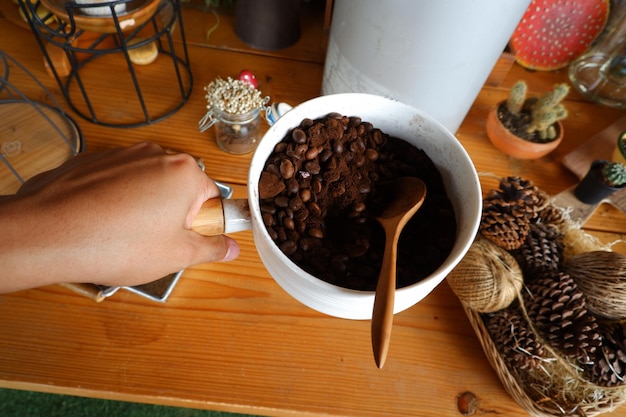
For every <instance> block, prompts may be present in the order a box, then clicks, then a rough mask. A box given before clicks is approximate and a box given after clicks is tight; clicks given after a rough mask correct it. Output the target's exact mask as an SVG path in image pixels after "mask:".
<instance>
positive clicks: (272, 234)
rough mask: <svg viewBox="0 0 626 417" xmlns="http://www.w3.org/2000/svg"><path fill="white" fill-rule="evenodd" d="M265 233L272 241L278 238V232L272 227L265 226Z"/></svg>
mask: <svg viewBox="0 0 626 417" xmlns="http://www.w3.org/2000/svg"><path fill="white" fill-rule="evenodd" d="M266 229H267V233H268V234H269V235H270V238H271V239H272V240H273V241H276V240H277V239H278V233H276V230H274V228H272V227H267V228H266Z"/></svg>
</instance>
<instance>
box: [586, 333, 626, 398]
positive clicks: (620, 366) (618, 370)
mask: <svg viewBox="0 0 626 417" xmlns="http://www.w3.org/2000/svg"><path fill="white" fill-rule="evenodd" d="M600 332H601V334H602V337H603V338H604V341H603V344H602V346H601V347H600V349H598V350H597V351H596V355H595V358H594V361H593V364H591V365H589V366H587V367H585V373H586V374H587V375H588V378H589V380H590V381H591V382H592V383H594V384H596V385H600V386H603V387H615V386H619V385H624V384H625V383H626V346H625V341H626V332H625V331H624V326H623V324H621V323H612V324H602V325H600Z"/></svg>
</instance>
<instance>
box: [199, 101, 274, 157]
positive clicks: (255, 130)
mask: <svg viewBox="0 0 626 417" xmlns="http://www.w3.org/2000/svg"><path fill="white" fill-rule="evenodd" d="M262 110H263V108H256V109H253V110H251V111H249V112H247V113H242V114H234V113H228V112H225V111H223V110H221V109H219V108H218V107H216V106H212V107H211V110H210V111H209V112H208V113H207V114H206V115H205V116H204V117H203V118H202V119H201V120H200V123H199V129H200V131H201V132H204V131H205V130H207V129H209V128H210V127H211V126H215V140H216V142H217V145H218V146H219V147H220V149H222V150H223V151H226V152H228V153H232V154H236V155H243V154H246V153H249V152H252V151H254V149H256V147H257V145H258V143H259V140H261V132H260V127H261V111H262Z"/></svg>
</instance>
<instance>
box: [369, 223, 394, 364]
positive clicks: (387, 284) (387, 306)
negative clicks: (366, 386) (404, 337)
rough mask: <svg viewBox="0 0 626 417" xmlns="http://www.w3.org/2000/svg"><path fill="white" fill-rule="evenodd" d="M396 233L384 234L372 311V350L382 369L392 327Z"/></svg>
mask: <svg viewBox="0 0 626 417" xmlns="http://www.w3.org/2000/svg"><path fill="white" fill-rule="evenodd" d="M398 238H399V234H398V233H389V232H386V238H385V255H384V256H383V264H382V267H381V269H380V276H379V277H378V283H377V284H376V295H375V297H374V310H373V312H372V328H371V334H372V349H373V351H374V360H375V361H376V366H378V368H382V367H383V366H384V365H385V360H386V359H387V352H388V351H389V340H390V339H391V329H392V327H393V306H394V297H395V292H396V258H397V249H398V245H397V243H398Z"/></svg>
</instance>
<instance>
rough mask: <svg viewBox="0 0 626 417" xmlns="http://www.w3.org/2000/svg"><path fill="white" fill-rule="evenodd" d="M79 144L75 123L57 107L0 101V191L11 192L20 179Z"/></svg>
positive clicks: (72, 152) (76, 149)
mask: <svg viewBox="0 0 626 417" xmlns="http://www.w3.org/2000/svg"><path fill="white" fill-rule="evenodd" d="M83 147H84V144H83V140H82V136H81V134H80V130H79V128H78V126H77V125H76V123H75V122H74V121H73V120H72V119H70V118H69V117H68V116H67V115H66V114H64V113H63V112H62V111H60V110H59V109H58V108H55V107H52V106H49V105H47V104H44V103H39V102H33V101H0V195H6V194H14V193H15V192H16V191H17V190H18V188H19V187H20V186H21V184H22V183H23V182H25V181H27V180H28V179H30V178H32V177H33V176H35V175H37V174H39V173H41V172H44V171H48V170H51V169H53V168H56V167H58V166H59V165H61V164H62V163H63V162H64V161H66V160H67V159H69V158H70V157H72V156H73V155H76V154H77V153H78V152H80V151H82V150H83Z"/></svg>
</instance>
